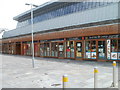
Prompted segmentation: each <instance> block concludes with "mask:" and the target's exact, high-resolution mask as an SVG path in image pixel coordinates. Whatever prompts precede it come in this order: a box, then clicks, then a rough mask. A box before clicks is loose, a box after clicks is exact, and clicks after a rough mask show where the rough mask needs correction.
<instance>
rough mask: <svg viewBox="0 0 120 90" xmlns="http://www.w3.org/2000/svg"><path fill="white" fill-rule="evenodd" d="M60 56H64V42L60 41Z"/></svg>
mask: <svg viewBox="0 0 120 90" xmlns="http://www.w3.org/2000/svg"><path fill="white" fill-rule="evenodd" d="M58 57H64V43H63V42H62V43H58Z"/></svg>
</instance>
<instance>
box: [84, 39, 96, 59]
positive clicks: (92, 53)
mask: <svg viewBox="0 0 120 90" xmlns="http://www.w3.org/2000/svg"><path fill="white" fill-rule="evenodd" d="M85 55H86V58H90V59H96V41H86V54H85Z"/></svg>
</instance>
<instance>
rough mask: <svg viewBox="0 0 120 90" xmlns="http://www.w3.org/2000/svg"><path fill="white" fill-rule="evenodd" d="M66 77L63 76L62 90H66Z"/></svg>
mask: <svg viewBox="0 0 120 90" xmlns="http://www.w3.org/2000/svg"><path fill="white" fill-rule="evenodd" d="M67 83H68V76H67V75H63V90H65V88H68V84H67Z"/></svg>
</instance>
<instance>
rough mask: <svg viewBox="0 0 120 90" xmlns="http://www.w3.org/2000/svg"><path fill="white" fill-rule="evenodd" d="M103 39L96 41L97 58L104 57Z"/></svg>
mask: <svg viewBox="0 0 120 90" xmlns="http://www.w3.org/2000/svg"><path fill="white" fill-rule="evenodd" d="M105 52H106V48H105V41H98V59H106V55H105Z"/></svg>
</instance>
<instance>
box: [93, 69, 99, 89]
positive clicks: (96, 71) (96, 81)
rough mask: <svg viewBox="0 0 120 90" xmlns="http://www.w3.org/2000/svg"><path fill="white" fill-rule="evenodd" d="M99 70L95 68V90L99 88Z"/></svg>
mask: <svg viewBox="0 0 120 90" xmlns="http://www.w3.org/2000/svg"><path fill="white" fill-rule="evenodd" d="M98 72H99V71H98V68H97V67H95V68H94V88H98Z"/></svg>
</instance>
